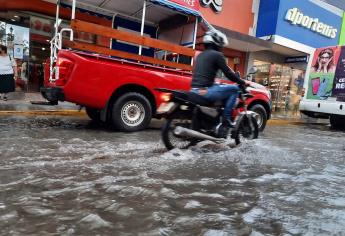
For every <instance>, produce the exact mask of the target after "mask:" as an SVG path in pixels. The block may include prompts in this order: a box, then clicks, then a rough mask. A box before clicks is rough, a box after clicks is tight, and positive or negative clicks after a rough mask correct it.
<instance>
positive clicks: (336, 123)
mask: <svg viewBox="0 0 345 236" xmlns="http://www.w3.org/2000/svg"><path fill="white" fill-rule="evenodd" d="M329 121H330V123H331V127H332V128H333V129H345V116H341V115H331V116H330V118H329Z"/></svg>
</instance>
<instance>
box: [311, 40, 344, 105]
mask: <svg viewBox="0 0 345 236" xmlns="http://www.w3.org/2000/svg"><path fill="white" fill-rule="evenodd" d="M340 52H341V47H339V46H335V47H327V48H319V49H317V50H316V51H315V54H314V58H313V62H312V67H311V68H310V75H309V81H308V83H309V84H308V88H309V89H308V91H307V99H317V100H327V99H328V98H329V97H333V96H334V81H335V79H334V77H335V74H336V68H337V64H338V60H339V56H340ZM344 59H345V55H344ZM338 73H339V75H340V72H338Z"/></svg>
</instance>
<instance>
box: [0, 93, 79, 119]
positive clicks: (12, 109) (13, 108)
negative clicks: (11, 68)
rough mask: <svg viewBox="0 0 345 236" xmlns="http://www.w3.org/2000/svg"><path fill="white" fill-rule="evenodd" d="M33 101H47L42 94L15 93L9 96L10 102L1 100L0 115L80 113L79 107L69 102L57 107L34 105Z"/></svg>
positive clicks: (60, 103)
mask: <svg viewBox="0 0 345 236" xmlns="http://www.w3.org/2000/svg"><path fill="white" fill-rule="evenodd" d="M31 101H46V100H45V99H44V98H43V97H42V96H41V94H40V93H38V92H37V93H24V92H14V93H9V94H8V100H7V101H3V100H0V114H5V113H10V114H18V113H37V115H39V114H42V115H43V114H47V113H54V114H55V113H76V112H78V113H80V112H79V106H77V105H75V104H73V103H69V102H59V105H56V106H50V105H49V106H47V105H33V104H31Z"/></svg>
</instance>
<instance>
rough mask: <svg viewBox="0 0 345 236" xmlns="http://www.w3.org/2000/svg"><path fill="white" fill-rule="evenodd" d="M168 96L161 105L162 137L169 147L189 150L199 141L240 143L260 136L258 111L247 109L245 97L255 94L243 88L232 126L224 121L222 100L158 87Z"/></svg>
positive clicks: (159, 111)
mask: <svg viewBox="0 0 345 236" xmlns="http://www.w3.org/2000/svg"><path fill="white" fill-rule="evenodd" d="M156 90H158V91H160V92H163V93H164V94H165V95H166V99H165V102H164V103H163V104H162V105H161V106H160V107H159V108H158V111H157V112H158V113H161V114H164V116H165V118H166V122H165V124H164V125H163V128H162V131H161V132H162V133H161V135H162V140H163V143H164V145H165V147H166V148H167V149H168V150H171V149H174V148H180V149H186V148H188V147H190V146H193V145H196V144H197V143H198V142H201V141H205V140H210V141H213V142H216V143H223V142H227V143H229V144H230V145H231V144H233V145H239V144H240V143H241V142H242V141H244V140H250V139H256V138H258V135H259V129H258V124H257V121H256V119H255V117H256V115H257V114H256V113H255V112H253V111H249V110H247V105H246V102H245V101H246V100H247V99H248V98H252V97H253V95H251V94H250V92H249V91H248V90H247V89H246V88H241V90H240V93H239V96H238V99H237V103H236V106H235V108H234V110H235V111H234V112H233V114H237V115H236V117H234V118H233V120H234V125H233V127H228V126H226V125H224V124H223V123H224V122H223V116H222V114H223V110H224V104H223V101H218V102H209V101H208V100H207V99H205V98H204V97H203V96H201V95H199V94H196V93H193V92H189V91H180V90H170V89H164V88H158V89H156Z"/></svg>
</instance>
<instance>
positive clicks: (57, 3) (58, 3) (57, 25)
mask: <svg viewBox="0 0 345 236" xmlns="http://www.w3.org/2000/svg"><path fill="white" fill-rule="evenodd" d="M59 14H60V0H57V2H56V16H55V36H56V35H57V34H58V33H59Z"/></svg>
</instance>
